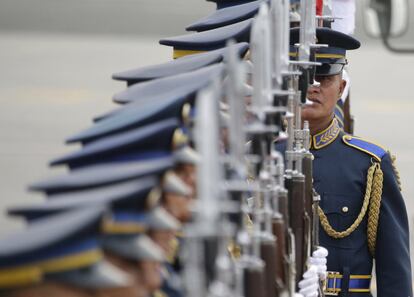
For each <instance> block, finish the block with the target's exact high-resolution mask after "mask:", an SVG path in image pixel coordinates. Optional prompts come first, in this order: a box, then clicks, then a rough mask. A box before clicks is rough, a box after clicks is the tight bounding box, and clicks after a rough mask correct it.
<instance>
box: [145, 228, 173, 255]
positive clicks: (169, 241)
mask: <svg viewBox="0 0 414 297" xmlns="http://www.w3.org/2000/svg"><path fill="white" fill-rule="evenodd" d="M148 235H149V236H150V238H151V239H152V240H153V241H154V242H155V243H156V244H157V245H158V246H160V247H161V248H162V250H163V252H164V254H165V255H166V256H167V258H171V257H172V256H173V255H174V254H175V252H176V244H175V240H176V238H175V232H174V231H172V230H151V231H149V233H148Z"/></svg>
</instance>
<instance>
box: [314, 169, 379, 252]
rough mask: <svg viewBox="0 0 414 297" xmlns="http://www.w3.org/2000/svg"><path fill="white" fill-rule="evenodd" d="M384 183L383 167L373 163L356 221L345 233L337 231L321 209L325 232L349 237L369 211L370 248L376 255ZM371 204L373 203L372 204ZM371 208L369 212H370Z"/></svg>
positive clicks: (339, 236) (330, 234) (337, 237)
mask: <svg viewBox="0 0 414 297" xmlns="http://www.w3.org/2000/svg"><path fill="white" fill-rule="evenodd" d="M382 181H383V173H382V170H381V166H380V164H379V163H378V162H373V165H372V166H371V167H370V168H369V169H368V173H367V187H366V190H365V196H364V202H363V203H362V208H361V211H360V213H359V214H358V217H357V218H356V220H355V221H354V222H353V223H352V225H351V226H350V227H348V228H347V229H346V230H345V231H340V232H339V231H336V230H335V229H334V228H332V226H331V224H330V223H329V221H328V218H327V217H326V215H325V213H324V212H323V210H322V208H320V207H319V209H318V212H319V219H320V221H321V225H322V228H323V229H324V230H325V232H326V233H327V234H328V235H329V236H330V237H333V238H336V239H340V238H345V237H347V236H349V235H350V234H351V233H352V232H354V231H355V230H356V228H358V226H359V225H360V224H361V222H362V220H363V219H364V217H365V214H366V213H367V211H368V227H367V229H368V230H367V237H368V248H369V250H370V252H371V254H372V256H374V255H375V243H376V238H377V228H378V220H379V212H380V206H381V196H382ZM370 202H371V203H370ZM368 208H369V210H368Z"/></svg>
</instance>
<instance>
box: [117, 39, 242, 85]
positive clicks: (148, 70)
mask: <svg viewBox="0 0 414 297" xmlns="http://www.w3.org/2000/svg"><path fill="white" fill-rule="evenodd" d="M235 47H236V51H237V52H238V54H239V56H240V57H243V56H244V55H245V54H246V52H247V50H248V48H249V45H248V44H247V43H245V42H241V43H238V44H236V45H235ZM227 53H228V49H227V48H221V49H218V50H214V51H210V52H207V53H200V54H194V55H190V56H185V57H183V58H181V59H176V60H172V61H168V62H165V63H161V64H157V65H151V66H146V67H141V68H137V69H131V70H128V71H123V72H119V73H115V74H113V75H112V78H113V79H115V80H121V81H126V82H127V85H128V86H131V85H133V84H136V83H141V82H144V81H148V80H153V79H157V78H161V77H167V76H173V75H178V74H181V73H186V72H190V71H194V70H197V69H201V68H203V67H206V66H209V65H213V64H216V63H220V62H222V61H223V60H224V59H225V56H226V55H227Z"/></svg>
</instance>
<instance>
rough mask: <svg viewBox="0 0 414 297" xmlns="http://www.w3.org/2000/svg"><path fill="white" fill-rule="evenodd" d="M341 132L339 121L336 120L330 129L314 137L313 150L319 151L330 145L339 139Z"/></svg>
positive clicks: (312, 140)
mask: <svg viewBox="0 0 414 297" xmlns="http://www.w3.org/2000/svg"><path fill="white" fill-rule="evenodd" d="M340 132H341V127H340V126H339V124H338V120H337V119H336V118H334V119H333V120H332V122H331V124H330V125H329V127H328V128H326V129H325V130H323V131H322V132H319V133H318V134H315V135H313V136H312V139H311V148H312V149H316V150H318V149H321V148H323V147H325V146H327V145H329V144H330V143H332V142H333V141H334V140H335V139H336V138H337V137H338V135H339V133H340Z"/></svg>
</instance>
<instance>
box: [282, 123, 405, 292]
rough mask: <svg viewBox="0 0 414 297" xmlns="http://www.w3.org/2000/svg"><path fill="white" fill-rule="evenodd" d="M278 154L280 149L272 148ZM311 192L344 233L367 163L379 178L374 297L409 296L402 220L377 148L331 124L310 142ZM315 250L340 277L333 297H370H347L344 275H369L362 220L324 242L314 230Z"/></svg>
mask: <svg viewBox="0 0 414 297" xmlns="http://www.w3.org/2000/svg"><path fill="white" fill-rule="evenodd" d="M276 148H277V149H278V150H279V151H284V150H285V143H283V141H282V142H280V143H277V144H276ZM311 152H312V154H313V155H314V157H315V159H314V161H313V186H314V188H315V189H316V191H317V192H318V193H319V194H320V196H321V203H320V206H321V208H322V209H323V211H324V213H325V214H326V216H327V218H328V220H329V222H330V224H331V226H332V227H333V228H334V229H335V230H337V231H344V230H346V229H347V228H348V227H349V226H351V225H352V223H353V222H354V221H355V219H356V218H357V216H358V214H359V212H360V210H361V207H362V202H363V198H364V195H365V190H366V183H367V171H368V168H369V167H370V166H371V165H372V162H373V161H378V162H380V164H381V169H382V171H383V174H384V181H383V191H382V202H381V207H380V216H379V224H378V233H377V242H376V251H375V266H376V275H377V292H378V295H377V296H378V297H393V296H413V295H412V285H411V282H412V279H411V265H410V253H409V233H408V219H407V212H406V208H405V204H404V201H403V197H402V195H401V192H400V190H399V185H398V182H397V178H396V175H395V172H394V169H393V166H392V160H391V157H390V155H389V154H388V153H387V152H386V151H385V150H384V149H382V148H381V147H379V146H377V145H375V144H372V143H370V142H367V141H365V140H362V139H360V138H357V137H354V136H351V135H347V134H345V133H344V132H343V131H342V129H340V127H339V126H338V122H337V120H336V119H334V120H333V122H332V123H331V125H330V126H329V127H328V128H327V129H326V130H325V131H322V132H321V133H319V134H317V135H314V136H313V137H312V143H311ZM319 237H320V245H321V246H323V247H326V248H327V249H328V251H329V256H328V264H327V265H328V271H336V272H340V273H341V274H342V275H344V278H343V281H342V282H341V289H342V291H341V293H340V295H339V296H358V297H363V296H364V297H365V296H371V294H370V293H349V292H347V291H348V290H347V288H348V281H349V275H370V274H371V271H372V267H373V262H374V259H373V257H372V256H371V254H370V252H369V250H368V245H367V215H365V217H364V219H363V221H362V223H361V224H360V225H359V226H358V228H357V229H356V230H355V231H354V232H353V233H352V234H350V235H349V236H347V237H345V238H342V239H335V238H332V237H330V236H329V235H328V234H327V233H326V232H325V231H324V230H323V228H322V226H321V225H320V231H319Z"/></svg>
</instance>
